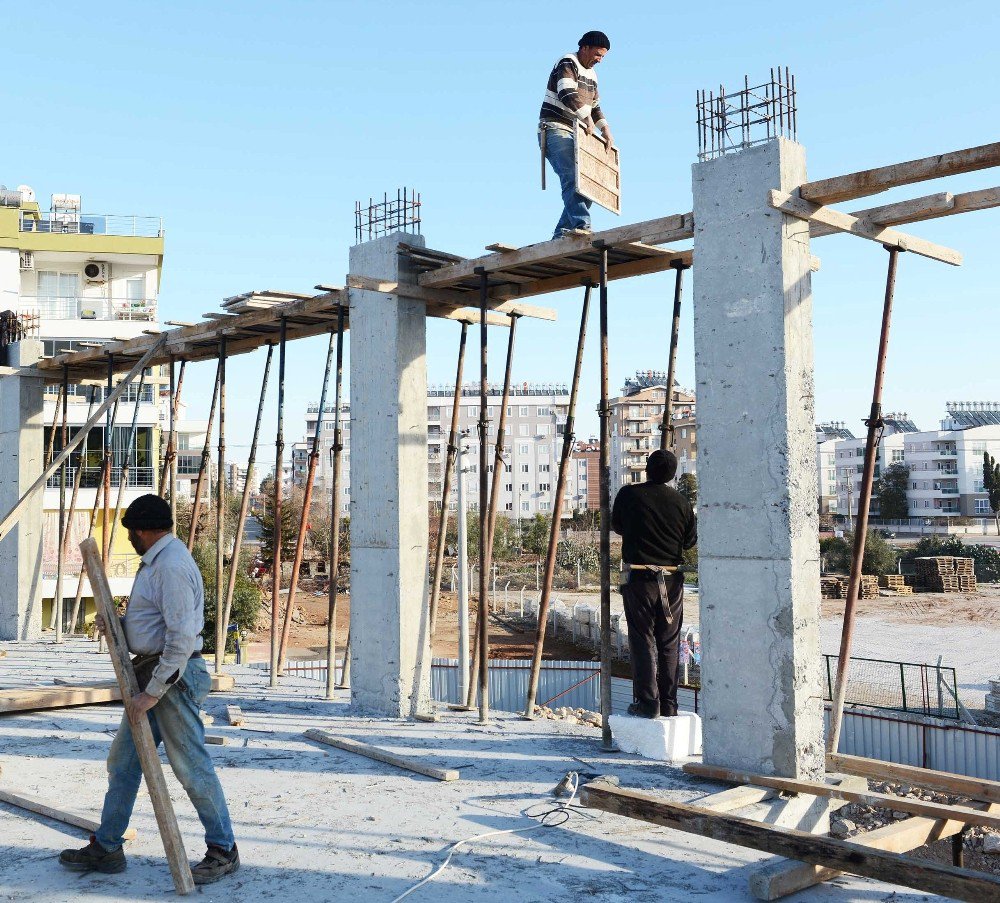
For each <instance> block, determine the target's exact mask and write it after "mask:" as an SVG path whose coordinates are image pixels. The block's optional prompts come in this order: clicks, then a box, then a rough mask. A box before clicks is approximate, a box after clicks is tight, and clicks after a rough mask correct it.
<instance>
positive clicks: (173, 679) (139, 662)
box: [132, 652, 201, 693]
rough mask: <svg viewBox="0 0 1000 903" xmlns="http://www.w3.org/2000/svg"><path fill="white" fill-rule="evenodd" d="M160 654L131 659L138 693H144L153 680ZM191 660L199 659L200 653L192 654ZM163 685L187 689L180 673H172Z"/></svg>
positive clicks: (154, 653)
mask: <svg viewBox="0 0 1000 903" xmlns="http://www.w3.org/2000/svg"><path fill="white" fill-rule="evenodd" d="M161 654H162V653H160V652H153V653H150V654H148V655H136V656H135V657H134V658H133V659H132V670H133V671H135V680H136V683H137V684H138V685H139V692H140V693H142V692H144V691H145V689H146V687H147V686H149V682H150V681H151V680H152V679H153V672H154V671H155V670H156V666H157V665H158V664H159V663H160V656H161ZM191 658H201V653H200V652H192V653H191ZM189 660H190V659H189ZM165 683H166V684H167V685H168V686H170V685H172V684H178V685H179V686H180V687H181V688H182V689H183V688H186V687H187V684H185V683H184V678H183V677H181V672H180V671H174V673H173V674H171V675H170V677H168V678H167V680H166V681H165Z"/></svg>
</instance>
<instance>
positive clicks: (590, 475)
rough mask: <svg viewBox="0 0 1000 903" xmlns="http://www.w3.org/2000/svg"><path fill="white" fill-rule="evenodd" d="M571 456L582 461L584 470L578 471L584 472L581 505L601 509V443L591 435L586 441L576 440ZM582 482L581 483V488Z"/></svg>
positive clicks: (589, 508)
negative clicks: (584, 479)
mask: <svg viewBox="0 0 1000 903" xmlns="http://www.w3.org/2000/svg"><path fill="white" fill-rule="evenodd" d="M573 457H574V458H575V459H576V460H577V461H582V462H583V463H584V465H585V470H581V471H580V473H581V475H582V474H586V481H585V484H586V492H585V493H583V499H582V500H581V501H582V502H583V505H582V507H583V508H586V509H587V510H588V511H600V510H601V444H600V441H599V440H598V439H597V438H595V437H593V436H592V437H591V438H590V439H589V440H587V441H586V442H578V443H577V444H576V448H575V449H574V450H573ZM582 488H583V484H581V489H582Z"/></svg>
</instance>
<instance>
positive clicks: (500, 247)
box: [486, 241, 517, 254]
mask: <svg viewBox="0 0 1000 903" xmlns="http://www.w3.org/2000/svg"><path fill="white" fill-rule="evenodd" d="M486 250H487V251H494V252H495V253H497V254H504V253H507V252H508V251H516V250H517V245H507V244H504V243H503V242H502V241H495V242H493V244H491V245H487V246H486Z"/></svg>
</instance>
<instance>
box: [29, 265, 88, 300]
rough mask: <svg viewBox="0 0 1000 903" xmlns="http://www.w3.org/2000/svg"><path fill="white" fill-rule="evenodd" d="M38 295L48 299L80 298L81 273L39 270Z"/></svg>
mask: <svg viewBox="0 0 1000 903" xmlns="http://www.w3.org/2000/svg"><path fill="white" fill-rule="evenodd" d="M38 296H39V297H40V298H46V299H53V298H79V297H80V275H79V273H59V272H56V271H55V270H39V271H38Z"/></svg>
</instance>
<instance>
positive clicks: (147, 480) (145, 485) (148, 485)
mask: <svg viewBox="0 0 1000 903" xmlns="http://www.w3.org/2000/svg"><path fill="white" fill-rule="evenodd" d="M101 470H102V468H101V467H99V466H98V467H84V468H83V476H82V477H81V478H80V488H81V489H96V488H97V487H98V486H99V485H100V483H101ZM122 470H123V468H121V467H112V468H111V486H112V488H115V489H117V488H118V484H119V483H120V482H121V478H122ZM76 471H77V468H76V467H67V468H66V486H67V487H72V486H73V482H74V481H75V480H76ZM154 477H155V470H154V468H152V467H130V468H129V469H128V481H127V482H126V484H125V485H126V486H127V487H128V488H129V489H152V488H153V480H154ZM45 486H46V488H47V489H58V488H59V471H56V472H55V474H53V475H52V476H51V477H49V479H48V480H47V481H46V483H45Z"/></svg>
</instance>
